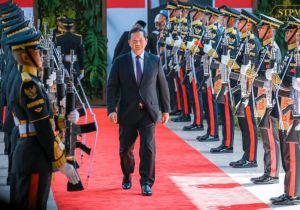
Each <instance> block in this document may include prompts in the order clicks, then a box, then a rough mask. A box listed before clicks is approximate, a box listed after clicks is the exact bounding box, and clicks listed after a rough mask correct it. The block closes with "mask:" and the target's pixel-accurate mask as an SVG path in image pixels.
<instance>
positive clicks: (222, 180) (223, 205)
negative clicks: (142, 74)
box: [52, 109, 268, 210]
mask: <svg viewBox="0 0 300 210" xmlns="http://www.w3.org/2000/svg"><path fill="white" fill-rule="evenodd" d="M94 111H95V113H96V115H97V120H98V123H99V129H100V130H99V131H100V134H99V139H98V143H97V147H96V150H95V156H94V164H93V174H92V176H91V178H90V180H89V185H88V186H87V183H86V176H87V171H88V170H87V168H88V160H89V157H88V156H84V158H83V160H82V162H81V161H80V160H79V161H78V162H79V163H80V162H81V168H80V169H79V173H80V175H81V178H82V180H83V184H84V185H85V188H86V189H85V190H84V191H81V192H67V191H66V182H67V181H66V178H65V177H64V176H63V175H61V174H60V173H57V174H56V175H55V180H54V181H53V184H52V190H53V192H54V198H55V200H56V203H57V206H58V209H59V210H65V209H72V210H74V209H97V210H98V209H109V210H113V209H126V210H132V209H249V210H250V209H251V210H252V209H263V208H268V206H267V205H266V204H264V203H262V202H261V201H260V200H258V199H257V198H256V197H254V196H253V195H252V194H251V193H249V192H248V191H247V190H246V189H245V188H243V187H242V186H240V185H239V184H238V183H236V182H235V181H234V180H232V179H231V178H230V177H228V176H227V175H226V174H224V172H222V171H221V170H220V169H219V168H218V167H216V166H215V165H214V164H213V163H211V162H210V161H209V160H207V159H206V158H205V157H204V156H202V155H201V154H200V153H199V152H197V151H196V150H194V149H193V148H191V147H190V146H189V145H187V144H186V143H185V142H184V141H183V140H182V139H180V138H179V137H178V136H177V135H175V134H174V133H173V132H172V131H171V130H169V129H168V128H166V127H164V126H162V125H159V126H158V127H157V131H156V143H157V159H156V182H155V185H154V186H153V196H152V197H144V196H141V192H140V186H139V175H138V163H139V159H138V148H139V140H137V143H136V148H135V156H136V163H137V164H136V170H135V173H134V175H133V188H132V189H131V190H127V191H124V190H122V189H121V180H122V173H121V169H120V165H119V156H118V126H117V125H112V124H110V123H109V122H108V120H107V117H106V110H105V109H95V110H94ZM93 137H94V135H93V134H91V135H89V136H88V139H90V138H93ZM87 143H88V144H92V142H87ZM175 183H176V184H175Z"/></svg>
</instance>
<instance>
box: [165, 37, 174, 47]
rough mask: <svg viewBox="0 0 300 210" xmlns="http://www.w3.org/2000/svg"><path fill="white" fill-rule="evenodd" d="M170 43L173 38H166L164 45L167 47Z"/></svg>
mask: <svg viewBox="0 0 300 210" xmlns="http://www.w3.org/2000/svg"><path fill="white" fill-rule="evenodd" d="M172 41H173V38H172V37H171V36H168V37H167V38H166V44H167V45H172Z"/></svg>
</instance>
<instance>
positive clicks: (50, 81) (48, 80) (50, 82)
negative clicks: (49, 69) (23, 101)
mask: <svg viewBox="0 0 300 210" xmlns="http://www.w3.org/2000/svg"><path fill="white" fill-rule="evenodd" d="M46 85H48V86H49V87H51V86H52V85H53V79H52V78H49V79H47V80H46Z"/></svg>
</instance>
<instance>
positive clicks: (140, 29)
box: [128, 26, 147, 40]
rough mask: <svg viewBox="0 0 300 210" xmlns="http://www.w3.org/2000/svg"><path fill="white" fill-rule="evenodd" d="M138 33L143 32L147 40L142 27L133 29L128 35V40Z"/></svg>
mask: <svg viewBox="0 0 300 210" xmlns="http://www.w3.org/2000/svg"><path fill="white" fill-rule="evenodd" d="M136 32H142V33H143V35H144V37H145V38H147V33H146V31H145V30H144V29H143V28H142V27H138V26H137V27H133V28H132V29H131V30H130V31H129V34H128V40H129V39H131V34H133V33H136Z"/></svg>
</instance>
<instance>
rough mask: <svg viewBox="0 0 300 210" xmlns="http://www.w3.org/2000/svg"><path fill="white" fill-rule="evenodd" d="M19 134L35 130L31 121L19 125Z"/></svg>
mask: <svg viewBox="0 0 300 210" xmlns="http://www.w3.org/2000/svg"><path fill="white" fill-rule="evenodd" d="M19 132H20V135H22V134H26V133H33V132H35V127H34V125H33V124H32V123H29V124H22V125H19Z"/></svg>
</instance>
